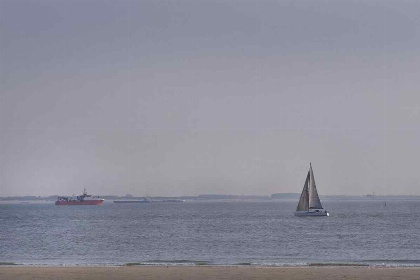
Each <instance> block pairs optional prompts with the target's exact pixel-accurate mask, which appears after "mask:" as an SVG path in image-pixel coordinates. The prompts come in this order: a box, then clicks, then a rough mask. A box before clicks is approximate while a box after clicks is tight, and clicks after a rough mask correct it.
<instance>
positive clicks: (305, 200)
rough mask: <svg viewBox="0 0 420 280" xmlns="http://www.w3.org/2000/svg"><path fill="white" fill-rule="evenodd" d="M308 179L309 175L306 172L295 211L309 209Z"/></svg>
mask: <svg viewBox="0 0 420 280" xmlns="http://www.w3.org/2000/svg"><path fill="white" fill-rule="evenodd" d="M309 180H310V175H309V172H308V175H307V176H306V181H305V185H304V186H303V190H302V194H301V195H300V200H299V203H298V206H297V208H296V211H308V210H309V191H308V186H309Z"/></svg>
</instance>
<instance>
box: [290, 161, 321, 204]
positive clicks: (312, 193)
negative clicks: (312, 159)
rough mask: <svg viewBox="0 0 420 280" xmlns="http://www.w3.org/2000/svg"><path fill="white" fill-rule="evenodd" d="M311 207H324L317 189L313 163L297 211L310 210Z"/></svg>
mask: <svg viewBox="0 0 420 280" xmlns="http://www.w3.org/2000/svg"><path fill="white" fill-rule="evenodd" d="M309 209H322V205H321V201H320V200H319V196H318V191H317V190H316V184H315V177H314V172H313V171H312V165H310V168H309V171H308V175H307V176H306V181H305V185H304V187H303V190H302V194H301V195H300V200H299V203H298V206H297V208H296V211H309Z"/></svg>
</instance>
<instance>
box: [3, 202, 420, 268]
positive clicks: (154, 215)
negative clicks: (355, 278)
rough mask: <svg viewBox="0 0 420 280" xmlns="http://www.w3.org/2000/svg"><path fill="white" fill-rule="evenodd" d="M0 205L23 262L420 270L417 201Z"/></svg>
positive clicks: (10, 252) (10, 254) (9, 257)
mask: <svg viewBox="0 0 420 280" xmlns="http://www.w3.org/2000/svg"><path fill="white" fill-rule="evenodd" d="M296 204H297V201H294V200H293V201H292V200H284V201H283V200H282V201H275V202H185V203H151V204H134V205H133V204H130V205H127V204H123V205H122V204H114V203H111V202H107V203H105V204H104V205H103V206H99V207H98V206H67V207H66V206H63V207H58V206H54V205H53V204H52V203H48V204H0V224H1V225H2V226H1V227H0V262H13V263H17V264H24V265H31V264H37V265H78V264H79V265H120V264H127V263H142V264H168V265H185V264H192V265H200V264H220V265H227V264H228V265H231V264H252V265H275V266H282V265H308V264H313V263H321V264H322V263H323V264H349V263H351V264H363V265H376V266H384V265H385V266H419V265H420V241H419V239H418V232H419V231H420V224H419V223H418V220H419V218H420V202H419V201H413V200H393V201H388V202H387V205H386V206H384V201H378V200H352V201H346V200H342V201H340V200H338V201H337V200H326V201H323V204H324V206H325V208H326V209H328V210H329V211H330V212H331V216H330V217H328V218H326V217H320V218H302V217H295V216H294V215H293V212H294V211H295V208H296Z"/></svg>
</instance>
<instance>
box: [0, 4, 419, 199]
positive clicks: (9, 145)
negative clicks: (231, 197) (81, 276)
mask: <svg viewBox="0 0 420 280" xmlns="http://www.w3.org/2000/svg"><path fill="white" fill-rule="evenodd" d="M419 10H420V2H419V1H407V0H398V1H397V0H393V1H391V0H383V1H382V0H381V1H379V0H370V1H352V0H347V1H346V0H339V1H323V0H317V1H312V0H298V1H296V0H293V1H289V0H276V1H274V0H260V1H256V0H241V1H240V0H212V1H209V0H180V1H176V0H171V1H167V0H159V1H152V0H138V1H135V0H133V1H128V0H121V1H117V0H108V1H106V0H103V1H101V0H96V1H92V0H88V1H80V0H61V1H56V0H51V1H49V0H48V1H47V0H41V1H35V0H31V1H28V0H19V1H11V0H0V196H14V195H41V196H43V195H54V194H60V195H65V194H68V195H70V194H79V193H81V192H82V190H83V188H86V189H87V190H88V192H89V193H92V194H99V195H105V194H115V195H125V194H132V195H136V196H145V195H148V196H180V195H198V194H214V193H220V194H244V195H247V194H261V195H269V194H272V193H279V192H293V193H300V192H301V190H302V188H303V184H304V181H305V178H306V173H307V171H308V169H309V163H310V162H311V163H312V166H313V170H314V174H315V179H316V182H317V188H318V191H319V193H320V194H321V195H363V194H368V193H373V192H374V193H375V194H377V195H388V194H389V195H398V194H407V195H420V172H418V168H419V161H420V149H419V148H418V147H419V144H420V91H419V89H420V86H419V83H418V80H419V77H420V49H419V46H420V29H419V26H420V15H419V13H418V11H419Z"/></svg>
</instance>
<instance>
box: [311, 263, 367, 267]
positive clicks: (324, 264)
mask: <svg viewBox="0 0 420 280" xmlns="http://www.w3.org/2000/svg"><path fill="white" fill-rule="evenodd" d="M308 266H334V267H335V266H340V267H341V266H369V265H368V264H365V263H309V264H308Z"/></svg>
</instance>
